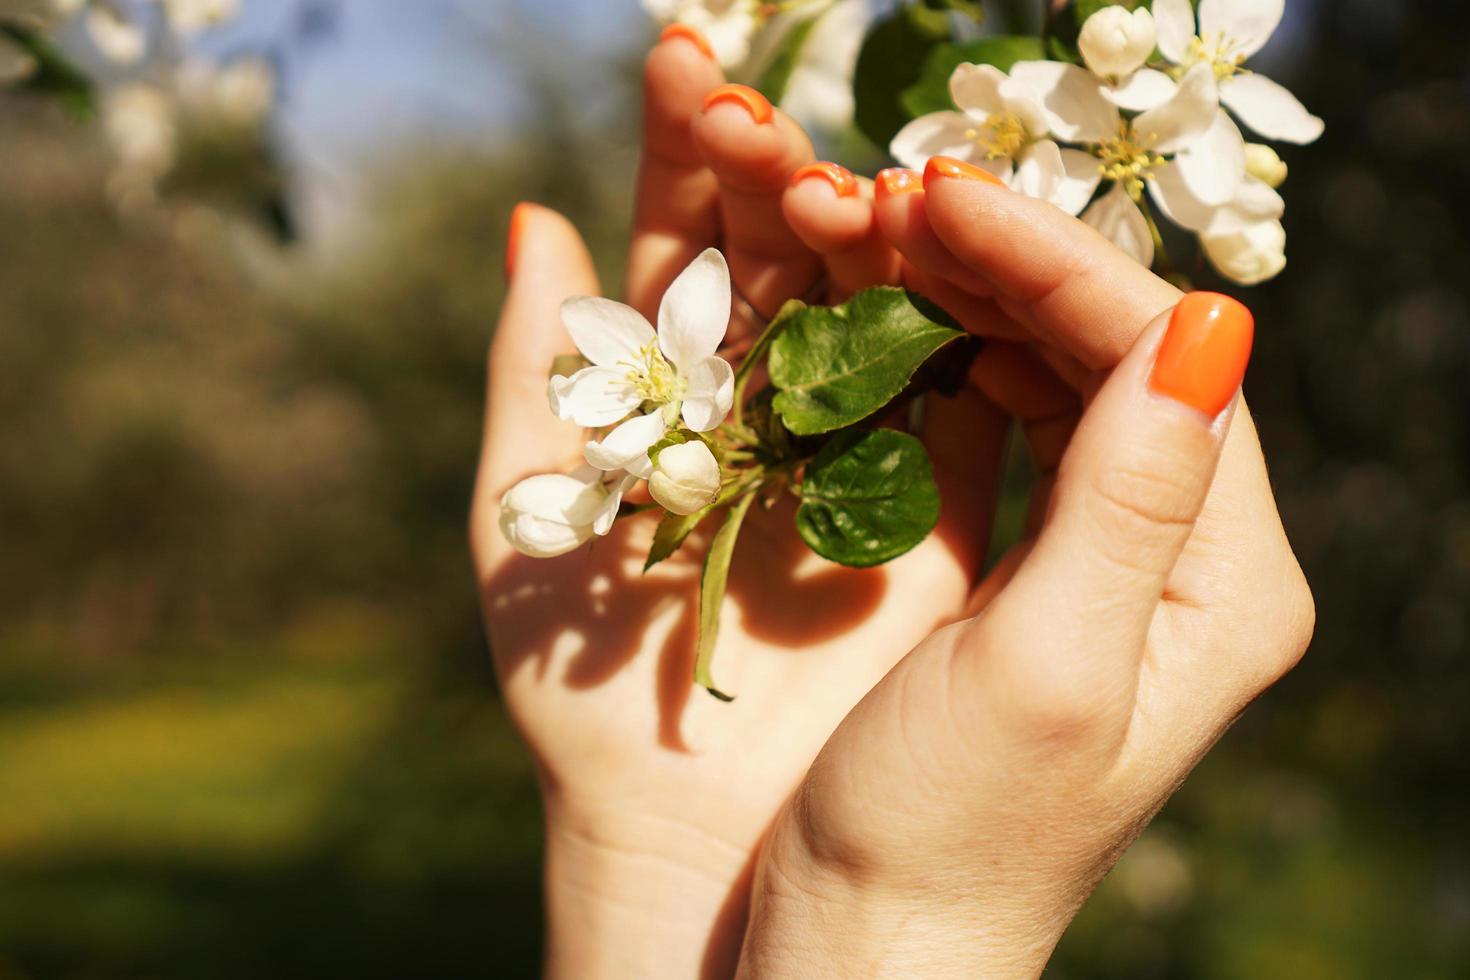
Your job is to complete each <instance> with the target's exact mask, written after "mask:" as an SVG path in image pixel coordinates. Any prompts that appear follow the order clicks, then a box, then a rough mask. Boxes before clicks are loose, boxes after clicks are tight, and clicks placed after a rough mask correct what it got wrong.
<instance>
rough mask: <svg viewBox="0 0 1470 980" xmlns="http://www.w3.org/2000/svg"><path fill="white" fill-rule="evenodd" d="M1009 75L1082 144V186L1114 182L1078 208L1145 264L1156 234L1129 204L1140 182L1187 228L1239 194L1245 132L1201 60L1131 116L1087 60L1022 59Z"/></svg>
mask: <svg viewBox="0 0 1470 980" xmlns="http://www.w3.org/2000/svg"><path fill="white" fill-rule="evenodd" d="M1011 75H1012V77H1013V78H1018V79H1022V80H1024V81H1026V82H1028V83H1029V84H1030V85H1031V86H1032V88H1033V89H1034V90H1036V91H1038V92H1041V93H1043V96H1042V98H1043V105H1044V107H1045V110H1046V113H1047V116H1048V119H1049V126H1050V128H1051V131H1052V132H1053V133H1055V134H1056V135H1057V136H1059V137H1061V138H1062V139H1065V140H1068V141H1071V142H1077V143H1083V144H1086V145H1087V147H1088V153H1090V154H1091V155H1092V157H1093V160H1092V164H1093V166H1092V168H1091V171H1090V173H1089V174H1088V175H1087V178H1086V182H1085V183H1084V184H1083V191H1084V192H1085V194H1086V195H1088V196H1090V195H1091V193H1092V191H1093V190H1095V189H1096V187H1097V185H1098V184H1099V183H1100V182H1102V181H1110V182H1112V183H1113V184H1114V185H1116V186H1114V187H1113V188H1112V189H1111V190H1110V193H1109V194H1107V195H1104V197H1103V198H1102V199H1101V200H1099V201H1098V202H1097V203H1096V204H1094V205H1093V207H1092V209H1089V211H1088V213H1087V214H1085V215H1083V218H1084V220H1086V221H1087V222H1088V223H1089V224H1091V225H1092V226H1093V227H1095V228H1098V229H1099V230H1101V231H1103V232H1104V233H1105V234H1107V235H1108V236H1109V237H1110V238H1111V239H1112V240H1113V242H1114V243H1115V244H1117V245H1118V246H1119V247H1120V248H1122V249H1124V250H1125V251H1127V252H1128V253H1129V254H1130V255H1132V256H1133V257H1134V258H1136V259H1137V260H1138V261H1139V262H1141V263H1142V264H1144V265H1150V264H1152V261H1153V241H1152V236H1151V235H1148V236H1145V235H1143V234H1142V231H1147V230H1148V225H1147V220H1146V218H1145V217H1144V216H1143V215H1142V214H1137V215H1135V214H1134V213H1133V212H1135V211H1137V210H1138V207H1137V205H1136V204H1135V203H1134V202H1138V201H1141V200H1142V198H1143V194H1144V191H1145V190H1147V191H1148V192H1149V194H1150V196H1151V197H1152V198H1153V199H1154V201H1155V202H1156V203H1158V205H1159V207H1160V208H1161V209H1162V210H1164V211H1165V213H1168V214H1170V215H1171V216H1176V215H1179V216H1188V220H1183V219H1179V220H1178V223H1180V224H1181V225H1183V226H1184V227H1185V228H1188V229H1189V230H1191V231H1198V230H1200V228H1201V227H1203V226H1204V225H1205V224H1208V221H1209V217H1210V215H1211V214H1212V213H1213V210H1212V209H1215V208H1218V207H1220V206H1222V205H1224V204H1226V203H1228V202H1230V201H1231V200H1232V199H1233V198H1234V197H1235V195H1236V191H1237V190H1238V188H1239V187H1240V183H1241V180H1242V179H1243V178H1244V174H1245V141H1244V140H1243V139H1242V138H1241V135H1240V131H1239V130H1238V129H1236V128H1235V124H1234V123H1232V122H1231V121H1230V119H1229V117H1228V116H1226V115H1225V113H1223V112H1221V111H1220V108H1219V102H1218V96H1217V93H1216V90H1215V76H1214V73H1213V72H1211V71H1210V69H1209V68H1208V67H1207V66H1204V65H1199V66H1196V67H1195V68H1193V69H1191V70H1190V72H1189V73H1188V74H1186V75H1185V76H1184V79H1183V81H1181V82H1180V84H1179V87H1178V89H1177V90H1176V91H1175V93H1174V95H1173V96H1172V97H1170V99H1169V100H1168V101H1167V102H1165V103H1163V104H1162V105H1158V106H1155V107H1154V108H1152V109H1149V110H1147V111H1145V112H1142V113H1140V114H1139V115H1137V116H1135V117H1134V118H1132V119H1128V120H1125V119H1124V118H1123V116H1122V114H1121V113H1120V112H1119V111H1118V107H1117V105H1115V104H1114V103H1113V102H1112V101H1111V100H1110V99H1108V98H1107V96H1106V95H1105V94H1104V93H1103V91H1102V83H1101V82H1100V81H1099V80H1098V78H1097V77H1096V76H1095V75H1093V74H1092V73H1091V72H1089V71H1087V70H1086V69H1084V68H1079V67H1077V66H1076V65H1068V64H1063V63H1061V62H1056V61H1024V62H1020V63H1018V64H1016V66H1015V67H1014V68H1012V69H1011ZM1130 208H1131V209H1132V210H1129V209H1130ZM1191 222H1194V223H1191Z"/></svg>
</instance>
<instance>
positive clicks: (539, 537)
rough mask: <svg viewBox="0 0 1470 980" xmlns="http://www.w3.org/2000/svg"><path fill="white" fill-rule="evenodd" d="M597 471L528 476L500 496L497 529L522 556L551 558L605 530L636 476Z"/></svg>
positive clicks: (589, 468) (609, 526)
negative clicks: (498, 526) (609, 478)
mask: <svg viewBox="0 0 1470 980" xmlns="http://www.w3.org/2000/svg"><path fill="white" fill-rule="evenodd" d="M609 476H610V474H605V473H601V472H598V471H597V470H595V469H593V468H592V467H590V466H584V467H581V468H579V469H578V470H576V471H575V472H573V473H570V474H563V473H543V474H541V475H539V476H532V477H527V478H526V479H524V480H522V481H521V482H520V483H517V484H516V485H515V486H513V487H511V488H510V489H509V490H507V491H506V493H505V496H503V497H501V498H500V533H501V534H502V535H503V536H504V537H505V540H506V541H509V542H510V545H511V547H513V548H515V549H516V550H517V551H519V552H520V553H521V554H523V555H530V556H531V557H532V558H554V557H556V556H557V555H563V554H566V553H567V552H568V551H571V550H572V549H574V548H577V547H579V546H580V545H582V544H583V543H584V542H586V541H587V540H588V539H590V538H591V537H592V536H593V535H594V534H599V535H600V534H606V533H607V532H608V531H609V530H610V529H611V528H612V524H613V521H614V519H616V518H617V515H618V506H619V505H620V504H621V503H622V500H623V494H624V492H625V491H626V490H627V489H628V487H630V486H631V485H632V484H633V482H634V478H633V477H630V476H624V475H622V474H614V475H611V476H612V479H611V482H609V481H608V479H607V478H608V477H609Z"/></svg>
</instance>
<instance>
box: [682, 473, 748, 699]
mask: <svg viewBox="0 0 1470 980" xmlns="http://www.w3.org/2000/svg"><path fill="white" fill-rule="evenodd" d="M754 500H755V494H753V493H748V494H746V495H745V496H744V497H742V498H740V501H739V502H738V503H737V504H735V506H734V507H731V508H730V512H729V513H728V514H726V515H725V523H724V524H721V525H720V529H719V530H718V531H716V532H715V539H714V540H713V541H711V542H710V546H709V553H708V554H706V555H705V556H704V574H703V575H702V576H700V579H699V648H698V650H697V652H696V653H695V657H694V683H696V684H698V685H699V686H700V687H702V688H704V689H705V690H706V691H708V692H710V693H711V694H713V695H714V696H715V697H717V698H719V699H720V700H721V701H733V700H735V698H734V697H733V696H731V695H729V694H726V693H724V692H723V691H721V690H720V689H719V688H717V687H715V679H714V676H713V675H712V674H711V673H710V664H711V662H712V661H713V660H714V656H715V641H716V640H717V639H719V635H720V607H721V606H723V605H724V603H725V582H726V580H727V579H728V578H729V577H730V559H731V558H733V557H734V555H735V539H736V538H738V537H739V536H740V525H741V523H742V522H743V521H744V520H745V514H746V512H747V511H749V510H750V505H751V502H752V501H754Z"/></svg>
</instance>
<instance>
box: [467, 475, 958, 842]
mask: <svg viewBox="0 0 1470 980" xmlns="http://www.w3.org/2000/svg"><path fill="white" fill-rule="evenodd" d="M511 471H512V472H513V470H511ZM937 476H938V479H939V480H940V483H941V486H942V487H945V488H947V489H948V490H950V491H951V492H949V493H946V494H945V500H946V506H945V509H944V513H943V516H942V519H941V523H940V526H939V528H938V529H937V530H936V532H935V534H933V535H932V536H931V537H930V538H929V539H927V540H926V541H925V542H924V543H923V544H922V545H920V546H919V547H918V548H916V549H915V550H914V551H912V552H910V553H909V554H907V555H905V556H903V557H901V558H900V559H897V560H895V561H894V562H892V563H890V564H889V565H887V566H883V567H881V568H876V569H866V570H857V569H849V568H843V567H841V566H838V565H833V564H831V563H829V562H826V561H824V560H822V559H820V558H818V557H816V556H815V555H813V554H812V553H811V552H810V551H809V550H808V549H807V548H806V546H805V544H804V543H803V542H802V541H801V540H800V539H799V538H798V537H797V535H796V533H795V529H794V525H793V514H792V508H791V505H790V504H789V503H785V502H780V503H778V504H777V505H776V506H774V507H772V508H771V509H770V510H769V511H765V512H756V513H753V514H752V515H751V517H750V518H749V520H748V521H747V524H746V528H745V532H744V534H743V535H742V538H741V541H740V544H739V547H738V549H737V552H736V558H735V562H734V566H733V568H732V571H731V577H730V585H729V596H728V599H727V602H726V609H725V613H724V620H723V624H722V631H721V637H720V641H719V645H718V648H717V651H716V660H715V670H716V676H717V678H718V679H719V680H720V682H721V684H722V686H724V687H725V688H727V689H728V690H730V691H732V692H734V693H735V694H736V695H737V698H736V700H735V701H734V702H733V703H728V704H726V703H721V702H719V701H716V700H715V699H713V698H710V697H708V696H707V695H705V694H704V692H702V691H701V690H699V689H698V688H696V687H694V686H693V684H692V682H691V675H692V670H693V653H694V642H695V628H694V624H695V617H696V613H697V583H698V577H699V569H700V561H701V560H702V556H703V551H704V547H705V544H706V538H707V533H708V528H707V527H706V528H704V529H701V532H697V533H696V535H695V536H694V537H692V538H691V539H690V541H689V542H688V543H686V545H685V547H684V549H683V550H682V551H681V552H680V553H679V554H677V555H675V556H674V557H673V558H671V559H669V560H668V561H666V562H664V563H662V564H661V565H659V566H656V567H655V568H654V569H652V570H651V571H649V572H648V573H646V574H645V573H643V571H642V564H643V559H644V556H646V554H647V552H648V546H649V543H650V540H651V536H652V530H653V526H654V520H653V519H652V518H651V516H645V517H637V518H632V519H624V520H621V521H619V522H618V525H617V526H616V527H615V529H614V531H613V533H612V534H610V535H608V536H607V537H606V538H603V539H599V540H597V541H595V542H594V543H593V544H592V545H591V546H590V547H588V548H584V549H582V550H579V551H577V552H574V553H572V554H569V555H565V556H562V557H560V558H558V559H555V560H550V561H541V560H536V559H530V558H525V557H523V556H521V555H518V554H516V553H515V552H513V551H511V550H510V549H509V547H508V546H506V545H505V544H504V543H503V542H501V541H499V540H498V537H497V535H496V532H495V530H494V529H493V528H491V527H484V526H482V529H481V530H480V531H479V532H477V535H478V537H479V538H480V540H477V541H476V542H475V543H476V547H477V552H478V553H479V554H481V555H485V556H486V557H487V559H488V561H487V563H486V566H485V569H484V573H483V575H482V590H483V595H484V600H485V609H486V615H487V620H488V625H489V631H490V637H491V645H492V649H493V651H494V655H495V658H496V663H497V668H498V670H499V673H500V676H501V678H502V684H503V688H504V693H505V697H506V700H507V703H508V704H509V707H510V710H511V712H512V714H513V715H514V717H515V718H516V720H517V723H518V724H519V725H520V726H521V727H522V729H523V731H524V732H525V735H526V737H527V739H528V741H529V742H530V744H531V745H532V747H533V750H534V751H535V753H536V755H537V758H538V762H539V763H540V765H541V767H542V768H543V771H544V772H545V773H546V775H547V776H548V777H549V778H551V779H552V780H554V781H555V783H556V784H557V785H558V786H559V787H560V788H561V790H562V791H563V792H564V793H566V794H569V795H571V796H573V797H574V798H577V799H581V800H595V801H596V804H595V805H596V806H597V807H598V808H605V809H606V810H607V811H609V812H622V813H624V814H632V813H634V812H637V813H638V815H639V816H638V820H639V821H640V822H641V823H643V824H644V825H645V826H649V825H653V824H660V825H665V828H666V827H667V825H668V824H674V825H678V826H680V827H682V828H687V830H688V831H689V832H690V833H691V834H695V835H700V836H705V837H710V838H713V839H714V840H715V841H717V842H719V843H720V844H722V845H727V846H728V849H729V853H730V854H731V855H740V856H741V857H742V859H743V856H745V855H748V854H749V853H751V851H753V849H754V847H755V846H756V844H757V842H758V840H759V838H760V836H761V834H762V833H763V832H764V830H765V828H766V826H767V825H768V824H769V822H770V820H771V818H772V816H773V815H774V814H775V812H776V811H777V809H778V808H779V807H780V805H781V803H782V802H783V801H784V800H785V798H786V797H787V795H788V794H789V793H790V791H791V789H792V788H793V787H794V786H795V784H796V782H797V781H798V780H799V779H800V777H801V776H802V774H803V773H805V771H806V769H807V767H808V765H809V764H810V762H811V760H812V758H813V757H814V756H815V755H816V753H817V751H818V750H819V749H820V748H821V746H822V744H823V743H824V742H825V741H826V739H827V737H828V736H829V735H830V734H831V732H832V730H833V729H834V728H835V727H836V726H837V723H838V722H839V721H840V720H841V719H842V717H843V716H844V715H845V714H846V713H847V712H848V711H849V710H850V709H851V707H852V706H853V705H854V704H855V703H857V701H858V700H859V699H860V698H861V697H862V696H863V695H864V694H865V693H867V691H868V690H869V689H871V688H872V686H873V685H874V684H875V683H876V682H877V681H878V680H879V679H880V678H881V677H882V676H883V675H884V674H885V673H886V672H887V671H888V670H889V668H890V667H891V666H892V665H893V663H894V662H895V661H896V660H897V659H898V658H899V657H901V656H902V655H903V653H904V652H905V651H907V650H909V649H910V648H911V647H913V645H914V644H915V643H917V642H919V641H920V640H921V639H923V637H925V636H927V635H928V634H929V633H930V632H932V631H933V630H934V629H935V627H937V626H939V625H941V624H942V623H944V622H946V621H949V620H951V619H953V618H955V617H956V616H958V615H959V614H960V613H961V611H962V610H963V607H964V604H965V599H966V596H967V594H968V592H969V589H970V586H971V583H972V581H973V579H972V576H973V570H974V566H975V563H976V559H977V554H976V551H977V547H978V542H979V537H980V535H978V534H977V525H978V524H979V523H980V515H981V514H982V513H983V512H984V511H985V502H984V501H983V500H980V499H978V498H977V497H976V496H975V494H974V493H973V491H969V492H967V491H966V490H965V488H964V487H963V483H964V482H966V481H968V480H969V476H966V475H961V474H958V473H954V472H950V471H946V469H945V468H944V467H943V465H942V463H941V465H940V469H939V472H938V474H937ZM711 523H713V522H711ZM634 833H635V834H636V833H637V830H634ZM623 844H624V846H633V842H623Z"/></svg>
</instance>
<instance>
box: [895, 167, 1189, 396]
mask: <svg viewBox="0 0 1470 980" xmlns="http://www.w3.org/2000/svg"><path fill="white" fill-rule="evenodd" d="M924 190H925V199H926V200H925V203H926V205H927V214H928V218H929V223H930V225H931V226H932V227H933V229H934V233H935V235H937V236H938V237H939V239H940V240H941V241H942V242H943V243H944V244H945V245H946V246H948V248H949V250H950V251H951V252H952V253H953V254H954V255H955V256H956V257H958V258H959V260H960V261H961V262H963V263H964V264H965V266H966V267H967V268H968V269H971V270H973V271H974V272H975V273H977V274H978V275H981V276H983V277H984V278H985V279H987V280H988V281H990V282H991V283H992V284H994V286H995V288H996V292H997V297H998V301H999V302H1000V304H1001V306H1002V307H1003V308H1005V309H1006V311H1007V312H1009V313H1010V314H1011V315H1012V316H1014V317H1015V318H1016V319H1017V320H1019V321H1020V322H1021V323H1023V324H1024V325H1026V326H1028V327H1030V328H1031V329H1032V330H1033V331H1035V332H1036V334H1037V335H1038V336H1039V337H1041V338H1042V339H1044V340H1048V341H1050V342H1052V343H1053V344H1055V345H1056V346H1058V347H1060V348H1061V349H1063V350H1065V351H1067V352H1068V353H1070V354H1072V355H1073V356H1074V357H1076V358H1077V359H1078V360H1080V361H1081V362H1082V363H1083V364H1085V365H1086V366H1087V367H1089V368H1091V369H1093V370H1098V369H1102V368H1108V367H1112V366H1113V365H1115V364H1117V363H1118V362H1119V361H1120V360H1122V358H1123V355H1124V354H1126V353H1127V352H1128V350H1129V349H1130V348H1131V347H1132V346H1133V342H1134V341H1135V340H1136V339H1137V338H1138V336H1139V334H1141V333H1142V332H1143V329H1144V327H1146V326H1147V325H1148V324H1149V323H1150V322H1151V321H1152V320H1153V319H1154V318H1155V317H1157V316H1158V315H1159V314H1160V313H1162V312H1164V311H1165V310H1167V309H1169V308H1170V307H1172V306H1174V304H1176V303H1178V302H1179V299H1180V297H1181V296H1182V295H1183V294H1182V293H1180V291H1179V290H1177V289H1175V288H1174V287H1173V286H1171V285H1169V283H1167V282H1165V281H1164V280H1162V279H1160V278H1159V277H1158V276H1156V275H1154V274H1153V273H1152V272H1150V271H1149V270H1147V269H1145V268H1143V267H1142V266H1140V265H1139V264H1138V263H1137V262H1136V261H1134V260H1133V259H1132V258H1130V257H1129V256H1127V255H1126V254H1124V253H1123V252H1122V251H1120V250H1119V249H1118V248H1117V247H1116V246H1114V245H1113V243H1112V242H1109V241H1108V240H1107V239H1106V238H1103V237H1102V236H1101V235H1099V234H1098V233H1097V232H1096V231H1094V230H1093V229H1092V228H1090V227H1088V226H1087V225H1086V224H1084V223H1083V222H1081V221H1079V220H1078V219H1076V218H1074V217H1072V216H1071V215H1068V214H1066V213H1065V212H1063V211H1062V210H1060V209H1059V208H1057V207H1055V206H1053V205H1051V204H1049V203H1047V202H1046V201H1042V200H1039V199H1037V198H1032V197H1026V196H1025V195H1022V194H1017V193H1016V192H1014V191H1012V190H1010V189H1008V188H1005V187H1000V186H996V185H994V184H991V183H988V182H986V181H981V180H971V179H966V178H965V177H963V176H955V175H950V174H947V173H946V172H944V171H943V170H942V169H939V168H934V167H930V168H929V170H928V172H926V173H925V175H924Z"/></svg>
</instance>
